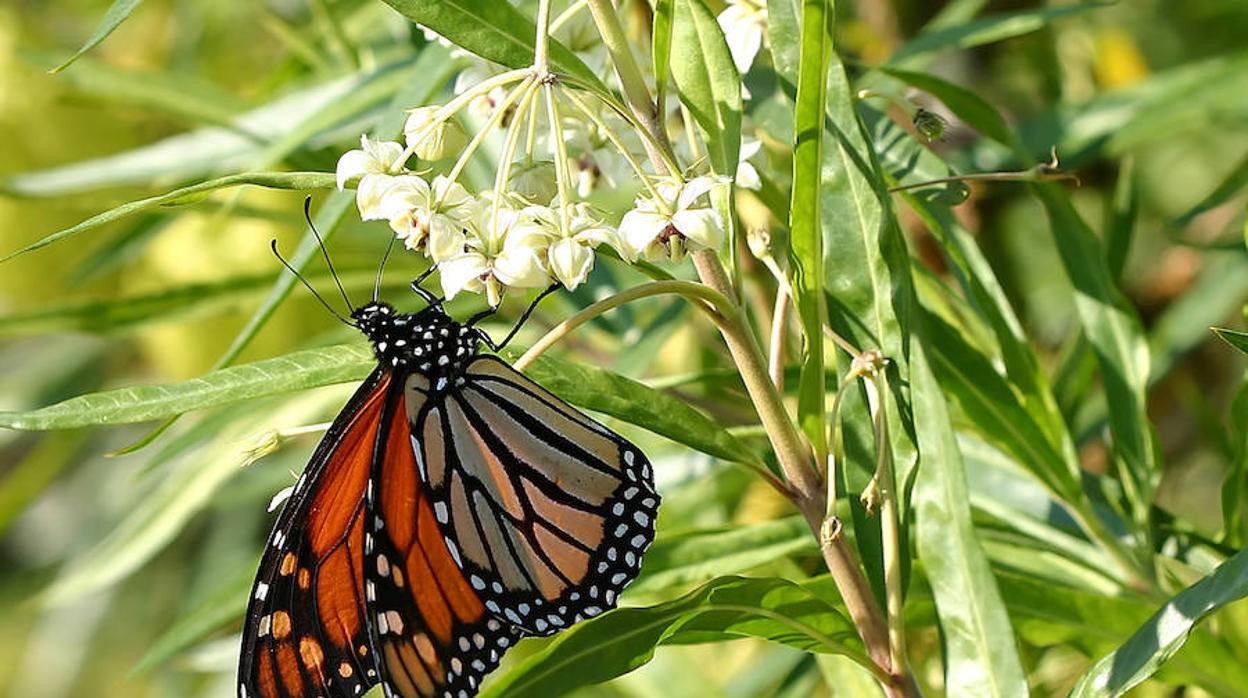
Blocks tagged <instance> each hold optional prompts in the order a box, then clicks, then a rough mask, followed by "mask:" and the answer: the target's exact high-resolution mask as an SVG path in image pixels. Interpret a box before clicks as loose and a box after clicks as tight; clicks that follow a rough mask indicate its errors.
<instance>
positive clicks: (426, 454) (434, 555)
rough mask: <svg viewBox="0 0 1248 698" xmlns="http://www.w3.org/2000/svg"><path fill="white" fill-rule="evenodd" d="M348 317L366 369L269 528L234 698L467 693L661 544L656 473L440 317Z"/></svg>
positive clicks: (606, 595) (435, 311) (429, 312)
mask: <svg viewBox="0 0 1248 698" xmlns="http://www.w3.org/2000/svg"><path fill="white" fill-rule="evenodd" d="M352 320H353V321H354V324H355V326H356V327H358V328H359V329H360V330H361V331H362V332H363V333H364V334H365V335H366V336H367V337H368V339H369V341H370V342H371V343H372V345H373V349H374V354H375V356H376V358H377V361H378V367H377V369H376V370H375V371H374V372H373V373H372V374H371V375H370V376H369V377H368V378H367V379H366V380H365V381H364V383H363V384H362V385H361V387H360V388H359V390H358V391H357V392H356V394H355V396H354V397H353V398H352V399H351V401H350V402H349V403H348V405H347V407H346V408H345V409H344V410H343V412H342V413H341V414H340V415H339V417H338V418H337V419H336V420H335V422H334V424H333V425H332V426H331V428H330V430H329V431H328V432H327V434H326V436H325V438H324V440H323V441H322V443H321V444H320V446H319V447H318V448H317V450H316V452H315V453H314V454H313V457H312V460H311V462H310V463H309V465H308V467H307V469H306V470H305V472H304V474H303V475H301V476H300V478H299V480H298V482H297V483H296V487H295V491H294V493H293V494H292V497H291V499H290V501H289V502H288V503H287V505H286V507H285V508H284V509H283V511H282V513H281V515H280V516H279V518H278V521H277V523H276V525H275V527H274V531H273V534H272V536H271V537H270V539H269V545H268V546H267V548H266V550H265V554H264V557H263V559H262V561H261V566H260V572H259V574H258V575H257V579H256V585H255V587H254V590H253V595H252V599H251V602H250V607H249V609H248V614H247V619H246V626H245V628H244V636H243V649H242V656H241V658H240V667H239V695H240V696H241V697H242V698H302V697H304V696H308V697H311V696H325V697H326V698H348V697H350V696H356V695H362V693H363V692H364V691H366V690H368V688H369V687H371V686H372V685H374V684H376V683H381V684H383V686H384V688H385V694H386V695H387V696H388V697H394V696H398V697H401V698H434V697H435V696H438V697H442V696H445V697H446V698H460V697H461V696H462V697H464V698H466V697H468V696H471V695H475V693H476V692H477V690H478V688H479V686H480V681H481V680H482V678H483V677H484V676H485V675H486V674H487V673H488V672H489V671H491V670H492V669H493V668H494V667H496V666H497V664H498V662H499V661H500V659H501V657H502V654H503V653H504V652H505V651H506V650H507V649H508V648H509V647H510V646H511V645H513V644H514V643H515V642H516V641H518V640H519V639H520V638H521V637H523V636H526V635H548V634H552V633H554V632H557V631H559V630H561V629H564V628H567V627H569V626H571V625H572V624H574V623H576V622H578V621H580V620H583V619H585V618H588V617H592V616H594V615H597V614H599V613H601V612H603V611H605V610H607V609H609V608H611V607H613V606H614V605H615V603H616V601H617V599H618V594H619V592H620V591H621V590H622V589H623V587H624V586H625V585H627V584H628V583H629V582H630V581H631V580H632V579H633V578H634V577H635V576H636V575H637V573H638V571H639V570H640V565H641V555H642V553H643V552H644V551H645V548H646V547H647V546H648V545H649V543H650V542H651V540H652V539H653V534H654V528H653V527H654V517H655V515H656V513H657V507H658V495H657V493H656V492H655V490H654V485H653V473H652V471H651V468H650V464H649V462H648V461H647V460H646V458H645V456H644V455H643V454H642V453H641V452H640V450H638V449H637V448H636V447H635V446H634V445H633V444H631V443H629V442H628V441H626V440H625V439H623V438H622V437H620V436H618V435H616V434H614V433H613V432H611V431H610V430H608V429H606V428H605V427H603V426H602V425H600V424H598V423H597V422H594V421H593V420H591V419H589V418H588V417H586V416H584V415H582V414H580V413H579V412H577V411H576V410H575V409H573V408H572V407H570V406H568V405H567V404H566V403H563V402H562V401H561V400H559V399H558V398H556V397H554V396H553V395H551V394H550V393H548V392H546V391H545V390H544V389H542V388H541V387H540V386H538V385H537V384H535V383H533V382H532V381H530V380H528V379H527V378H525V377H524V376H523V375H522V374H520V373H519V372H517V371H515V370H514V369H512V368H511V367H510V366H509V365H508V364H506V363H505V362H503V361H502V360H500V359H498V358H497V357H495V356H493V355H489V354H482V353H481V351H480V350H481V345H482V344H483V343H488V341H489V338H488V336H486V335H485V334H484V333H483V332H481V331H480V330H478V329H477V328H475V327H472V326H471V324H470V323H469V324H461V323H458V322H456V321H455V320H453V319H452V318H450V317H449V316H448V315H446V313H445V312H443V311H442V309H441V307H440V306H438V305H431V306H430V307H428V308H425V309H424V310H422V311H420V312H417V313H414V314H406V313H399V312H397V311H395V309H394V308H393V307H391V306H389V305H387V304H385V303H378V302H374V303H370V304H368V305H365V306H363V307H361V308H358V309H357V310H355V311H354V312H353V313H352Z"/></svg>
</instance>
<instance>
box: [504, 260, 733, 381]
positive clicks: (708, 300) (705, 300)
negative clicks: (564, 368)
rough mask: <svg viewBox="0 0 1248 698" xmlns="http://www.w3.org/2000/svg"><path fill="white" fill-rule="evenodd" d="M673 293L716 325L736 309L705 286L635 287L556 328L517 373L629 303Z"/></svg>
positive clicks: (655, 283) (523, 359) (516, 365)
mask: <svg viewBox="0 0 1248 698" xmlns="http://www.w3.org/2000/svg"><path fill="white" fill-rule="evenodd" d="M671 293H674V294H678V295H681V296H684V297H686V298H688V299H690V300H692V301H694V305H695V306H697V307H698V308H700V309H701V310H703V311H704V312H706V313H707V314H708V316H709V317H710V318H711V320H712V322H714V323H715V324H716V325H719V324H721V323H723V322H725V320H724V316H723V313H722V311H723V309H730V308H732V301H730V300H729V299H728V298H726V297H725V296H724V295H723V294H722V293H719V292H718V291H715V290H714V289H711V288H707V287H706V286H704V285H703V284H699V283H694V282H692V281H652V282H650V283H646V284H642V285H640V286H634V287H632V288H630V289H628V290H627V291H621V292H620V293H617V294H615V295H614V296H611V297H609V298H604V299H602V300H600V301H598V302H597V303H593V304H591V305H589V306H587V307H586V308H585V309H583V310H581V311H580V312H578V313H576V314H575V315H572V316H571V317H569V318H568V319H566V320H564V321H563V322H561V323H559V324H558V325H555V326H554V327H552V328H551V329H550V331H549V332H547V333H546V334H545V335H543V336H542V338H541V339H539V340H537V342H535V343H534V344H533V346H531V347H529V350H528V351H526V352H524V354H523V355H522V356H521V357H520V358H519V359H516V361H515V362H514V363H512V366H513V367H514V368H515V369H516V370H517V371H523V370H524V369H525V368H526V367H527V366H528V365H529V364H531V363H533V362H534V361H535V360H536V359H537V357H539V356H541V355H542V354H543V353H545V352H546V350H547V349H550V348H551V347H552V346H554V345H555V343H557V342H558V341H559V340H560V339H563V338H564V337H566V336H567V335H568V333H569V332H571V331H572V330H574V329H576V328H577V327H580V326H581V325H583V324H585V323H587V322H589V321H590V320H593V319H594V318H596V317H598V316H599V315H602V314H603V313H605V312H607V311H609V310H611V309H613V308H618V307H619V306H621V305H624V304H625V303H631V302H633V301H635V300H638V299H640V298H647V297H650V296H659V295H665V294H671Z"/></svg>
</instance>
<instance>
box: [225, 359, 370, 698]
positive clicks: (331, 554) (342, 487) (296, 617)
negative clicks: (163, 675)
mask: <svg viewBox="0 0 1248 698" xmlns="http://www.w3.org/2000/svg"><path fill="white" fill-rule="evenodd" d="M390 383H391V377H390V374H389V373H386V372H384V371H382V370H381V369H378V370H377V371H374V372H373V374H372V375H371V376H369V377H368V379H366V380H365V381H364V383H363V385H361V386H360V388H359V390H358V391H356V393H355V396H354V397H352V398H351V401H350V402H349V403H348V404H347V407H346V408H344V409H343V411H342V412H341V413H340V414H339V415H338V418H337V419H336V420H335V421H334V423H333V425H332V426H330V428H329V431H328V432H327V433H326V434H325V438H324V439H322V441H321V443H320V445H319V446H318V447H317V449H316V452H315V453H314V454H313V456H312V459H311V461H310V462H309V463H308V466H307V468H306V469H305V470H304V473H303V475H301V476H300V478H299V480H298V482H297V483H296V485H295V490H294V492H293V493H292V495H291V498H290V500H289V501H287V503H286V506H285V507H284V508H283V509H282V513H281V515H279V516H278V519H277V523H276V525H275V526H274V528H273V532H272V534H271V535H270V537H269V539H268V544H267V545H266V547H265V551H264V555H263V557H262V559H261V562H260V571H259V573H258V574H257V575H256V583H255V585H254V586H253V588H252V595H251V600H250V602H249V605H248V609H247V617H246V623H245V625H244V628H243V646H242V654H241V656H240V659H239V695H240V696H241V697H242V698H303V697H304V696H327V698H349V697H353V696H358V695H361V694H362V693H363V692H364V691H366V690H367V689H368V688H369V687H370V686H372V685H373V684H375V683H377V671H376V666H375V664H374V661H373V652H372V650H371V647H370V640H369V635H368V629H367V627H366V623H365V620H364V618H365V616H364V612H365V607H364V580H363V576H362V574H361V570H362V566H363V555H364V516H365V507H364V500H365V489H366V487H367V483H368V478H369V475H370V472H371V465H372V463H371V461H372V456H373V450H374V444H375V442H376V440H377V435H378V430H379V428H380V426H381V424H382V413H383V409H384V406H385V401H386V396H387V395H388V394H389V393H390V392H391V391H390V390H389V385H390Z"/></svg>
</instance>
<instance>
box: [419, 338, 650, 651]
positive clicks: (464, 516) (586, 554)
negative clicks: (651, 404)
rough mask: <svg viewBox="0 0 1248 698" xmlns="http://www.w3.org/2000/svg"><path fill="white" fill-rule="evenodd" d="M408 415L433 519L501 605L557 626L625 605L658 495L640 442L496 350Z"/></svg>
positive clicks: (470, 573) (502, 611)
mask: <svg viewBox="0 0 1248 698" xmlns="http://www.w3.org/2000/svg"><path fill="white" fill-rule="evenodd" d="M411 380H419V379H409V383H410V382H411ZM409 418H410V419H411V422H412V425H413V426H412V429H413V431H414V432H415V434H416V436H417V441H416V442H415V443H414V446H415V452H416V453H417V454H418V456H419V459H420V461H421V463H420V466H421V468H422V472H423V473H425V476H426V480H427V482H428V483H429V492H430V494H429V497H430V499H431V501H432V507H433V514H434V518H435V520H436V521H437V522H438V524H439V526H440V528H441V530H442V533H443V535H444V537H445V538H446V541H447V543H448V545H449V546H450V549H451V551H452V555H453V557H454V558H455V561H456V563H457V564H458V565H459V566H460V568H462V569H463V571H464V574H465V576H466V577H467V579H468V583H469V585H470V586H471V588H472V589H474V590H475V591H476V592H477V593H478V594H479V595H480V597H481V599H482V601H483V602H484V605H485V606H486V608H487V610H488V611H490V613H491V614H492V615H494V616H495V617H496V618H499V619H502V620H506V621H507V622H509V623H511V624H513V625H515V626H518V627H520V628H521V629H523V630H524V631H525V632H526V633H530V634H538V635H548V634H551V633H554V632H557V631H558V630H560V629H561V628H564V627H567V626H568V625H571V624H572V623H575V622H578V621H580V620H582V619H584V618H586V617H591V616H594V615H597V614H599V613H601V612H603V611H604V610H606V609H608V608H611V607H613V606H614V605H615V604H616V601H617V598H618V596H619V593H620V591H621V590H623V588H624V587H625V586H626V585H627V584H628V583H629V582H631V581H632V580H633V579H634V578H635V577H636V576H637V573H638V572H639V571H640V568H641V555H642V553H643V552H645V549H646V548H647V547H648V546H649V545H650V542H651V541H652V540H653V539H654V518H655V514H656V513H657V508H658V503H659V496H658V494H657V493H656V491H655V488H654V479H653V472H652V469H651V467H650V463H649V461H648V460H647V459H646V457H645V455H644V454H642V452H641V451H640V450H639V449H638V448H637V447H636V446H634V445H633V444H631V443H629V442H628V441H626V440H625V439H624V438H622V437H621V436H619V435H618V434H615V433H614V432H612V431H610V430H609V429H607V428H606V427H604V426H602V425H601V424H598V423H597V422H595V421H593V420H591V419H589V418H588V417H586V416H585V415H583V414H581V413H580V412H578V411H577V410H576V409H575V408H573V407H571V406H570V405H568V404H567V403H565V402H563V401H562V400H560V399H558V398H556V397H555V396H553V395H551V394H550V393H549V392H547V391H546V390H544V389H543V388H541V387H540V386H538V385H537V384H536V383H534V382H533V381H531V380H529V379H528V378H525V377H524V376H523V375H521V374H520V373H519V372H518V371H516V370H515V369H513V368H511V366H509V365H507V364H506V363H504V362H503V361H502V360H500V359H498V358H497V357H493V356H481V357H478V358H476V359H474V360H473V361H472V362H471V363H470V364H469V365H468V366H467V368H466V371H465V373H464V375H463V376H462V379H461V380H458V381H456V384H455V385H454V386H453V387H452V388H451V389H450V390H449V391H448V392H445V393H440V394H438V396H437V397H436V398H435V401H434V402H431V403H430V405H429V406H428V407H427V408H425V409H422V410H410V409H409Z"/></svg>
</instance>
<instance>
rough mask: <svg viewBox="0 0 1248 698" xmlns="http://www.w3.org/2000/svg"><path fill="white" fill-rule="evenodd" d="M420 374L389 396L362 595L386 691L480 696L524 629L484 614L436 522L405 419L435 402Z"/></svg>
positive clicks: (415, 696)
mask: <svg viewBox="0 0 1248 698" xmlns="http://www.w3.org/2000/svg"><path fill="white" fill-rule="evenodd" d="M419 382H420V380H419V379H418V378H416V379H409V381H408V390H407V393H406V395H399V394H397V393H396V394H395V395H394V397H393V398H392V401H393V402H392V407H391V408H390V409H388V410H387V422H386V430H387V431H386V435H385V441H384V443H383V444H379V449H381V450H382V451H381V452H380V453H379V454H378V456H377V457H376V458H375V459H374V463H375V468H374V474H373V487H372V488H371V489H370V494H369V504H368V524H367V527H368V529H369V530H368V534H367V536H366V538H365V550H366V553H365V562H364V576H365V589H366V591H365V596H366V599H367V604H368V614H369V618H370V619H371V621H372V622H371V624H370V625H371V627H372V629H373V631H374V633H375V634H374V638H373V641H374V646H375V647H376V648H377V655H378V662H379V666H380V668H381V674H382V676H383V686H384V688H385V692H386V695H387V696H401V697H402V698H430V697H432V696H447V697H448V698H450V697H455V698H458V697H459V696H466V695H475V694H476V692H477V688H478V687H479V686H480V683H481V680H482V679H483V678H484V677H485V675H486V674H487V673H489V672H490V671H491V670H493V669H494V668H495V667H496V666H497V665H498V662H499V660H500V659H501V657H502V655H503V653H504V652H505V651H506V649H507V648H508V647H510V646H511V645H512V644H514V643H515V642H516V641H517V640H518V639H519V638H520V637H521V633H520V632H519V631H518V630H517V629H516V628H513V627H512V626H511V625H510V624H507V623H503V622H501V621H499V620H498V619H496V618H494V617H493V616H491V615H489V614H488V613H486V611H485V607H484V604H483V602H482V600H481V598H480V596H479V595H478V594H477V592H475V591H474V590H473V589H472V587H471V586H470V585H469V584H468V582H467V580H466V578H465V576H464V572H463V571H462V570H461V569H460V568H459V567H458V566H457V565H456V563H455V560H454V558H453V553H452V552H451V550H452V549H451V548H450V547H448V543H447V542H446V541H445V540H444V538H443V536H442V532H441V531H440V530H439V528H438V525H437V522H436V521H435V518H434V511H433V504H432V502H431V501H430V499H429V496H428V491H427V488H426V487H425V484H424V482H423V477H422V474H421V473H420V472H419V471H418V468H417V464H416V459H415V456H414V453H415V452H414V450H413V443H414V440H413V436H412V431H411V428H410V425H409V421H408V418H407V414H408V410H413V409H414V410H417V411H419V410H424V409H429V408H431V407H433V405H432V404H431V403H429V402H428V401H427V400H426V399H425V395H424V393H423V391H421V390H413V387H419V386H418V384H419ZM405 404H406V407H405ZM434 409H437V408H434ZM435 447H436V445H435Z"/></svg>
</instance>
